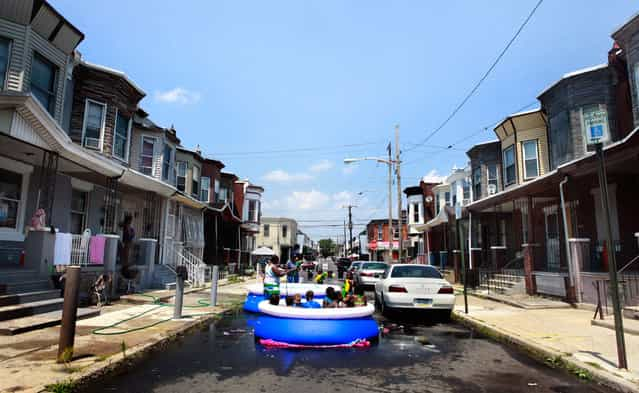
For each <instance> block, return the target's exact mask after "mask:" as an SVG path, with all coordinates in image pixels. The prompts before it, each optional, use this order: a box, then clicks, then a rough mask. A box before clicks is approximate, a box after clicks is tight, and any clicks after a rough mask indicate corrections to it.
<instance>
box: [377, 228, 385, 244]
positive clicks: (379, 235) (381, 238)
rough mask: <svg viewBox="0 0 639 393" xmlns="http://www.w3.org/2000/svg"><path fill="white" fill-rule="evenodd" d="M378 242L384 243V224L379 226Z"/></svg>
mask: <svg viewBox="0 0 639 393" xmlns="http://www.w3.org/2000/svg"><path fill="white" fill-rule="evenodd" d="M377 241H380V242H381V241H384V226H383V225H382V224H378V225H377Z"/></svg>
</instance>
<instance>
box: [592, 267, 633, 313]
mask: <svg viewBox="0 0 639 393" xmlns="http://www.w3.org/2000/svg"><path fill="white" fill-rule="evenodd" d="M592 285H593V286H594V288H595V293H596V295H597V310H596V311H595V318H596V317H597V314H598V313H599V317H600V318H601V319H603V318H604V316H605V315H610V314H612V291H611V287H610V280H608V279H601V280H595V281H594V282H593V283H592ZM619 301H620V303H621V307H632V306H638V305H639V274H636V273H629V274H621V275H619Z"/></svg>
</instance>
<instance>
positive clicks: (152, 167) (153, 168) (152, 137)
mask: <svg viewBox="0 0 639 393" xmlns="http://www.w3.org/2000/svg"><path fill="white" fill-rule="evenodd" d="M144 139H152V140H153V153H152V155H151V175H147V176H151V177H155V146H156V145H157V142H158V138H156V137H154V136H150V135H142V137H141V138H140V161H139V162H140V164H139V165H138V168H139V169H140V173H142V174H143V175H146V173H144V171H143V170H142V168H143V167H142V155H143V153H144Z"/></svg>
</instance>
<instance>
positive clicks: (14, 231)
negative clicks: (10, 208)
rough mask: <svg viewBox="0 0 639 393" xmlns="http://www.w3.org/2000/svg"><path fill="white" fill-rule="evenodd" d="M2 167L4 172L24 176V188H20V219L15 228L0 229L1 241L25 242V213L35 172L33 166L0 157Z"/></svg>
mask: <svg viewBox="0 0 639 393" xmlns="http://www.w3.org/2000/svg"><path fill="white" fill-rule="evenodd" d="M0 166H1V167H2V169H4V170H8V171H11V172H15V173H19V174H20V175H22V186H21V188H20V201H19V202H18V219H17V221H16V227H15V228H0V240H6V241H14V242H21V241H24V238H25V236H24V225H25V217H24V215H25V212H26V209H27V197H28V195H27V194H28V192H29V178H30V176H31V173H32V172H33V167H32V166H31V165H27V164H23V163H21V162H19V161H15V160H10V159H8V158H4V157H0Z"/></svg>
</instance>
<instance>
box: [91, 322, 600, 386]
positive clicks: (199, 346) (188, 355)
mask: <svg viewBox="0 0 639 393" xmlns="http://www.w3.org/2000/svg"><path fill="white" fill-rule="evenodd" d="M256 318H258V316H256V315H252V314H245V313H242V312H240V313H239V314H237V315H234V316H230V317H227V318H225V319H223V320H222V321H220V322H218V323H217V324H215V325H211V326H209V327H208V328H206V329H203V330H201V331H199V332H195V333H193V334H191V335H189V336H187V337H185V338H183V339H182V340H181V341H178V342H175V343H173V344H171V345H170V346H169V347H168V348H166V349H165V350H163V351H162V352H158V353H155V354H154V355H153V356H152V357H151V358H150V359H148V360H145V361H143V362H141V363H139V364H136V366H135V367H133V368H132V369H131V370H130V371H129V372H128V373H127V374H125V375H120V376H118V377H110V378H107V379H106V381H104V382H101V383H100V384H97V385H94V386H89V387H87V388H86V389H85V390H84V391H86V392H185V393H186V392H241V393H248V392H269V393H270V392H295V393H310V392H367V393H371V392H380V393H381V392H433V393H434V392H455V393H474V392H490V393H497V392H535V393H537V392H554V393H559V392H564V393H570V392H574V393H576V392H579V393H588V392H606V391H607V390H605V389H604V388H602V387H599V386H596V385H594V384H592V383H584V382H580V381H579V380H577V379H576V378H575V377H573V376H571V375H568V374H566V373H564V372H561V371H557V370H552V369H549V368H547V367H545V366H543V365H540V364H538V363H536V362H534V361H532V360H530V359H528V358H527V357H526V356H524V355H522V354H520V353H518V352H515V351H512V350H510V349H508V348H506V347H504V346H502V345H500V344H497V343H495V342H493V341H491V340H488V339H485V338H482V337H478V336H477V335H476V334H474V333H473V332H472V331H470V330H468V329H466V328H465V327H462V326H460V325H457V324H454V323H452V324H434V325H432V324H429V323H424V321H425V320H424V318H423V317H420V316H415V315H412V316H408V318H407V317H406V316H404V317H397V318H395V317H394V320H393V321H390V320H387V319H385V318H383V317H380V316H378V317H376V318H378V321H379V323H380V325H382V326H384V327H386V329H385V330H386V331H388V333H387V334H385V335H384V336H383V337H382V338H381V339H380V340H379V343H377V344H374V345H373V346H371V347H370V348H367V349H342V350H285V349H267V348H264V347H262V346H261V345H259V344H256V343H255V341H254V337H253V334H252V330H251V324H252V323H253V322H254V321H255V320H256Z"/></svg>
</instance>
